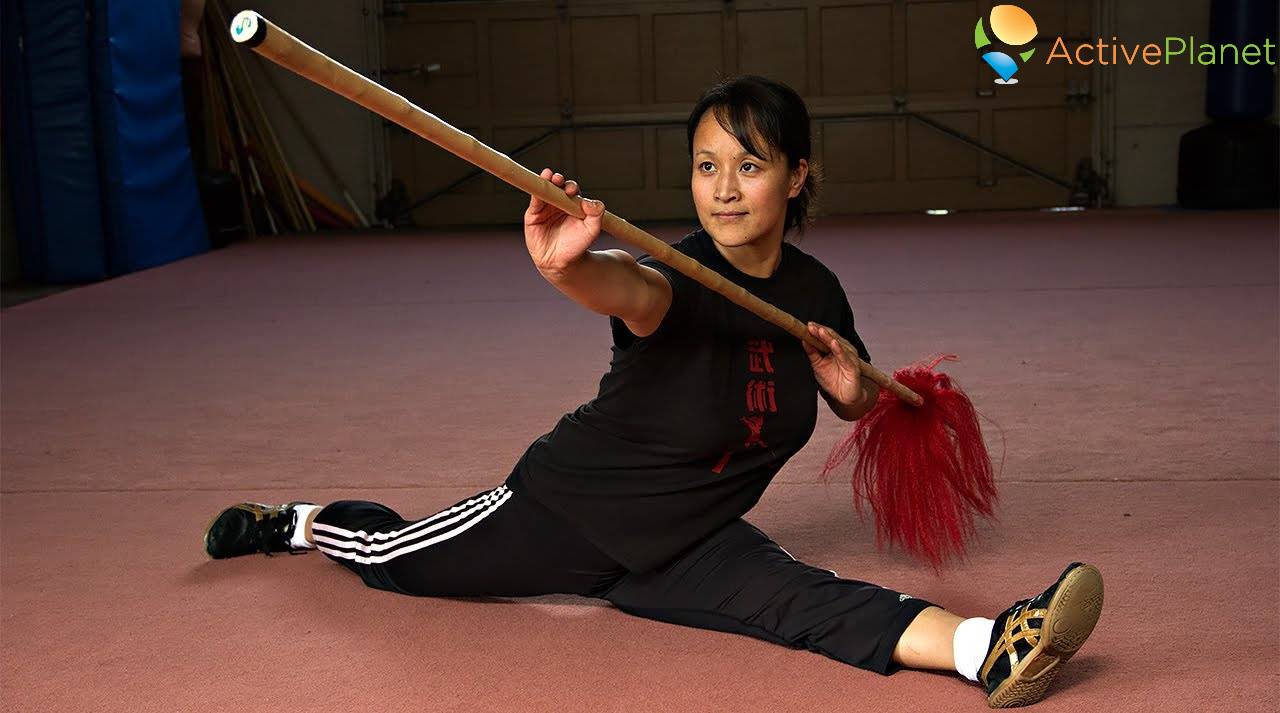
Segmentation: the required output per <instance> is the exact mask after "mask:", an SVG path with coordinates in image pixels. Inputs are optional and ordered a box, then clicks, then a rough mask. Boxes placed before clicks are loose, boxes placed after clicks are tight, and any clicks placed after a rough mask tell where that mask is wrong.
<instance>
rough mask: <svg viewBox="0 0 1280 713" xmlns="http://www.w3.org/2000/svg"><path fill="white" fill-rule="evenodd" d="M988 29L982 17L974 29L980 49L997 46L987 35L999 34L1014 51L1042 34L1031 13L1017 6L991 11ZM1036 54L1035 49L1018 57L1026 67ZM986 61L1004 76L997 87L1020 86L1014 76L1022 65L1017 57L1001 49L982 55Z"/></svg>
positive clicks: (975, 44)
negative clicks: (1000, 85)
mask: <svg viewBox="0 0 1280 713" xmlns="http://www.w3.org/2000/svg"><path fill="white" fill-rule="evenodd" d="M986 19H987V22H986V24H987V27H985V28H984V27H983V26H982V25H983V22H982V18H978V26H977V27H975V28H973V46H974V47H975V48H977V49H986V48H987V47H990V46H991V45H992V44H993V43H992V42H991V37H990V36H989V35H988V34H987V32H988V30H990V34H992V35H995V37H996V39H997V40H1000V41H1001V42H1003V43H1004V44H1006V45H1008V46H1009V48H1010V51H1013V49H1012V48H1014V47H1021V46H1023V45H1025V44H1027V43H1028V42H1030V41H1031V40H1034V39H1035V38H1036V34H1037V33H1038V32H1039V31H1040V30H1039V29H1037V28H1036V21H1035V20H1034V19H1032V17H1031V14H1030V13H1028V12H1027V11H1026V10H1023V9H1022V8H1020V7H1018V6H1017V5H996V6H995V7H993V8H991V14H990V15H989V16H988V17H987V18H986ZM1035 53H1036V50H1035V48H1034V47H1032V48H1031V49H1029V50H1026V51H1024V52H1021V53H1019V54H1018V57H1019V58H1021V59H1022V63H1023V64H1026V63H1027V61H1028V60H1030V59H1031V57H1032V55H1034V54H1035ZM982 59H983V61H985V62H986V63H987V64H988V65H990V66H991V68H992V69H994V70H995V71H996V74H998V75H1000V76H999V77H998V78H997V79H996V84H1017V83H1018V80H1016V79H1014V78H1013V75H1015V74H1017V73H1018V69H1019V68H1020V67H1021V65H1019V64H1018V62H1017V61H1016V60H1014V58H1013V57H1010V56H1009V55H1007V54H1005V53H1004V52H1000V51H997V50H989V51H987V52H983V53H982Z"/></svg>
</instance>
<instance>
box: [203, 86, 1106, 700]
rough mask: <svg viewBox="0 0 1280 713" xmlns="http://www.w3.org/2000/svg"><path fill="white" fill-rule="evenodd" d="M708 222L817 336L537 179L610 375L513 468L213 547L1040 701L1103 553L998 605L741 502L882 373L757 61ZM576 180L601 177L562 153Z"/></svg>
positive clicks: (316, 515)
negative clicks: (692, 271)
mask: <svg viewBox="0 0 1280 713" xmlns="http://www.w3.org/2000/svg"><path fill="white" fill-rule="evenodd" d="M687 129H688V132H687V133H688V141H689V154H690V158H691V168H692V193H693V202H694V205H695V207H696V209H697V213H698V219H699V222H700V223H701V226H702V227H701V228H700V229H698V230H696V231H694V232H693V233H690V234H689V235H688V236H686V237H685V238H684V239H683V240H681V241H680V242H679V243H677V244H676V245H675V247H676V249H678V250H680V251H681V252H684V253H686V254H688V255H690V256H691V257H693V258H694V259H696V260H698V261H699V262H700V263H702V264H703V265H705V266H707V267H709V268H711V269H714V270H716V271H718V272H720V273H721V274H722V275H724V276H725V277H726V278H728V279H730V280H732V281H734V282H736V283H738V284H740V285H742V286H743V287H745V288H746V289H747V290H748V291H750V292H752V293H753V294H755V295H757V296H759V297H761V298H762V299H764V300H765V301H767V302H770V303H772V304H774V305H777V306H778V307H780V308H781V309H783V310H785V311H787V312H789V313H791V314H793V315H796V316H797V317H799V318H801V319H803V320H805V321H806V323H807V325H808V328H809V331H810V333H811V334H813V335H814V336H816V337H818V338H820V339H821V340H822V341H823V342H824V343H826V344H827V345H828V347H829V351H828V353H819V352H817V351H816V350H814V349H812V348H811V347H809V345H808V344H807V343H804V342H800V340H797V339H795V338H793V337H791V336H790V335H789V334H787V333H786V332H784V331H783V330H782V329H780V328H778V327H776V326H774V325H772V324H769V323H767V322H765V321H763V320H761V319H759V318H758V317H756V316H754V315H752V314H750V313H749V312H747V311H746V310H743V309H741V308H739V307H737V306H735V305H733V304H731V303H730V302H729V301H728V300H726V299H724V298H723V297H721V296H720V295H718V294H716V293H714V292H711V291H709V290H705V289H703V288H702V287H701V285H699V284H698V283H696V282H694V281H692V280H690V279H689V278H687V277H685V276H684V275H682V274H680V273H679V272H676V271H675V270H673V269H671V268H669V267H667V266H666V265H664V264H662V263H660V262H658V261H656V260H654V259H653V258H652V257H650V256H643V257H641V258H640V259H639V260H636V259H634V258H632V257H631V256H630V255H629V254H628V253H626V252H625V251H622V250H606V251H599V252H595V251H591V250H589V248H590V246H591V245H592V244H593V243H594V242H595V240H596V238H597V237H598V236H599V234H600V221H601V216H602V215H603V214H604V210H605V208H604V205H603V204H602V203H600V202H599V201H594V200H585V199H584V201H583V203H582V205H583V210H584V212H585V214H586V217H585V218H583V219H578V218H575V217H571V216H569V215H567V214H565V213H564V212H562V211H560V210H559V209H557V208H555V207H554V206H551V205H548V204H546V203H544V202H543V201H541V200H539V199H538V198H532V199H531V200H530V202H529V207H528V210H527V211H526V212H525V216H524V232H525V243H526V247H527V248H528V251H529V255H530V256H531V258H532V259H533V263H534V265H535V267H536V268H537V269H538V271H539V272H540V273H541V274H542V275H543V276H544V277H545V278H546V279H547V280H548V281H549V282H550V283H551V284H552V285H554V286H555V287H556V288H557V289H559V290H560V291H561V292H563V293H565V294H566V295H568V296H569V297H570V298H572V299H573V300H574V301H576V302H578V303H579V304H581V305H583V306H584V307H586V308H588V309H590V310H592V311H595V312H598V313H600V314H602V315H608V316H609V321H610V325H611V328H612V334H613V342H614V346H613V360H612V363H611V365H610V370H609V372H608V373H607V374H605V376H604V377H603V378H602V380H601V382H600V391H599V394H598V395H597V396H596V397H595V398H594V399H593V400H591V401H590V402H588V403H586V404H583V405H582V406H580V407H579V408H578V409H577V410H575V411H574V412H573V413H570V414H566V415H564V416H563V417H562V418H561V419H560V421H559V422H558V423H557V424H556V426H555V428H554V429H553V430H552V431H551V432H549V433H547V434H545V435H543V436H542V437H540V438H539V439H537V440H536V441H535V442H534V443H533V444H532V445H531V446H530V447H529V449H528V450H527V451H526V452H525V454H524V455H523V457H522V458H521V459H520V461H519V463H517V464H516V466H515V468H514V469H513V471H512V473H511V474H510V476H509V477H508V478H507V480H506V482H505V483H503V484H502V485H501V486H499V487H497V488H495V489H493V490H488V491H485V492H481V493H478V494H476V495H475V496H474V497H472V498H469V499H467V500H464V501H462V502H459V503H457V504H456V505H454V506H452V507H450V508H447V509H445V510H443V511H441V512H439V513H436V514H434V515H432V516H430V517H427V518H424V519H421V520H416V521H407V520H405V519H404V518H402V517H400V516H399V515H398V514H396V513H395V512H394V511H392V510H391V509H389V508H387V507H385V506H383V505H379V504H376V503H370V502H363V501H349V500H348V501H340V502H335V503H332V504H330V505H328V506H327V507H324V508H320V507H318V506H316V505H313V504H310V503H298V502H295V503H289V504H286V505H279V506H268V505H262V504H258V503H241V504H239V505H236V506H233V507H231V508H228V509H227V510H225V511H223V512H222V513H221V514H220V515H219V516H218V517H217V518H216V519H215V521H214V522H213V524H212V525H210V527H209V529H208V530H207V531H206V533H205V545H206V549H207V550H208V552H209V554H210V556H212V557H215V558H221V557H230V556H236V555H242V554H249V553H252V552H258V551H262V552H266V553H271V552H281V551H288V552H298V551H303V550H306V549H310V548H313V547H314V548H319V549H320V551H321V552H323V553H324V554H326V555H327V556H328V557H329V558H331V559H333V560H334V561H336V562H339V563H341V564H343V565H345V566H347V567H348V568H350V569H351V570H353V571H354V572H356V573H357V574H359V575H360V577H361V578H363V580H364V581H365V582H366V583H367V584H368V585H369V586H372V587H376V588H379V589H386V590H390V591H394V592H401V593H404V594H411V595H419V596H450V595H451V596H466V595H472V596H478V595H496V596H531V595H539V594H548V593H569V594H578V595H584V596H590V597H600V598H604V599H607V600H608V601H610V602H612V603H613V604H614V605H615V606H616V607H617V608H619V609H621V610H623V611H625V612H628V613H631V614H635V615H639V616H644V617H649V618H653V619H660V620H663V621H668V622H674V623H679V624H685V625H689V626H697V627H703V628H708V629H718V630H722V631H733V632H739V633H743V634H748V635H751V636H755V637H759V638H762V639H766V640H768V641H773V642H776V643H780V644H784V645H787V646H791V647H795V648H802V647H803V648H808V649H811V650H813V651H818V652H820V653H822V654H825V655H827V656H830V657H832V658H834V659H837V660H839V661H843V662H846V663H849V664H852V665H854V666H858V667H861V668H865V669H869V670H872V671H876V672H879V673H881V674H889V673H892V672H894V671H895V670H897V669H898V668H900V667H903V666H906V667H913V668H928V669H940V670H948V671H957V672H958V673H960V674H962V675H963V676H965V677H966V678H968V679H969V680H972V681H975V682H978V683H980V684H982V685H983V686H984V687H985V688H986V691H987V694H988V702H989V703H990V704H991V705H992V706H995V707H1004V706H1010V705H1022V704H1026V703H1031V702H1034V701H1036V700H1039V699H1040V698H1041V697H1042V696H1043V695H1044V691H1045V688H1046V687H1047V685H1048V684H1049V682H1050V681H1052V679H1053V678H1054V676H1056V674H1057V672H1058V670H1059V669H1060V664H1061V663H1062V662H1064V661H1066V660H1067V659H1068V658H1070V656H1071V655H1072V654H1074V653H1075V651H1076V650H1077V649H1078V648H1079V647H1080V645H1081V644H1082V643H1083V642H1084V639H1085V638H1086V637H1087V636H1088V635H1089V633H1090V632H1091V631H1092V629H1093V626H1094V624H1095V623H1096V621H1097V618H1098V615H1099V613H1100V610H1101V605H1102V581H1101V576H1100V575H1099V573H1098V571H1097V570H1096V569H1095V568H1093V567H1091V566H1089V565H1083V564H1080V563H1072V564H1071V565H1069V566H1068V567H1067V568H1066V570H1065V571H1064V572H1063V573H1062V575H1061V576H1060V577H1059V578H1058V580H1057V581H1056V582H1055V583H1054V584H1053V585H1051V586H1050V587H1049V588H1048V589H1046V590H1045V591H1044V592H1043V593H1041V594H1040V595H1039V596H1037V597H1034V598H1031V599H1026V600H1021V601H1019V602H1016V603H1015V604H1014V605H1012V606H1011V607H1009V608H1008V609H1006V610H1005V611H1004V612H1001V613H1000V614H999V615H997V617H996V618H995V619H994V620H992V619H986V618H981V617H970V618H962V617H960V616H957V615H955V614H952V613H950V612H948V611H946V610H944V609H942V608H940V607H938V606H935V605H933V604H932V603H930V602H926V601H923V600H920V599H916V598H913V597H910V596H908V595H906V594H902V593H899V592H896V591H893V590H890V589H886V588H883V587H879V586H876V585H874V584H869V583H866V582H861V581H856V580H849V579H842V578H840V577H839V576H838V575H837V574H836V573H835V572H833V571H830V570H826V569H822V568H819V567H814V566H810V565H807V564H804V563H802V562H799V561H797V560H795V559H794V558H793V557H792V556H791V555H790V554H789V553H788V552H787V551H786V550H784V549H783V548H782V547H780V546H779V545H777V544H776V543H774V542H773V541H772V540H770V539H769V538H768V537H767V536H766V535H765V534H764V533H763V532H761V531H760V530H758V529H756V528H755V527H754V526H752V525H751V524H750V523H748V522H747V521H746V520H744V519H742V515H743V514H745V513H746V512H747V511H748V510H750V509H751V507H752V506H753V505H755V503H756V502H757V501H758V500H759V498H760V495H761V494H762V493H763V492H764V489H765V488H766V487H767V485H768V484H769V481H770V480H771V479H772V478H773V476H774V475H775V474H776V473H777V472H778V470H779V469H780V468H781V467H782V465H783V464H784V463H785V462H786V461H787V459H789V458H790V457H791V456H792V455H794V454H795V453H796V452H797V451H799V450H800V448H801V447H803V446H804V444H805V443H806V442H807V441H808V439H809V437H810V435H811V434H812V432H813V428H814V424H815V422H816V418H817V399H816V398H814V393H815V391H816V392H817V393H818V394H820V395H821V396H822V397H823V399H824V400H825V402H826V403H827V404H828V406H829V407H830V408H831V409H832V411H834V412H835V413H836V414H837V415H838V416H839V417H840V418H842V419H845V420H849V421H852V420H856V419H858V418H860V417H861V416H862V415H863V414H865V413H867V411H868V410H870V408H871V406H872V404H874V403H875V401H876V398H877V395H878V389H877V387H876V385H875V384H873V383H871V382H870V381H864V380H862V378H861V375H860V373H859V365H858V361H857V359H855V358H854V356H855V355H853V354H850V353H846V352H845V351H844V350H843V348H842V347H841V342H840V341H839V340H838V338H837V335H839V336H841V337H843V338H844V339H845V340H847V341H848V343H849V344H852V345H854V347H855V348H856V349H857V350H858V353H859V354H858V355H859V356H861V358H862V359H865V360H868V361H869V360H870V357H869V356H868V355H867V352H866V348H865V346H864V345H863V343H862V340H861V339H859V337H858V334H857V332H856V331H855V330H854V321H853V312H852V310H851V308H850V306H849V302H848V299H847V297H846V295H845V292H844V289H843V288H842V287H841V285H840V281H839V280H838V279H837V278H836V276H835V275H834V274H833V273H832V272H831V271H830V270H828V269H827V268H826V267H824V266H823V265H822V264H821V263H820V262H819V261H818V260H816V259H815V258H813V257H812V256H810V255H808V254H806V253H804V252H802V251H801V250H800V249H798V248H796V247H795V246H794V245H792V244H791V243H789V242H786V241H785V240H784V236H785V235H786V234H787V233H788V232H791V231H794V232H795V233H802V232H803V230H804V227H805V225H806V222H807V221H808V219H809V211H810V208H811V206H812V203H813V200H814V197H815V193H816V191H817V188H818V183H819V177H818V175H817V171H816V170H815V167H813V166H811V165H810V161H809V158H810V136H809V116H808V112H807V110H806V108H805V105H804V102H803V101H802V100H801V98H800V97H799V95H797V94H796V93H795V92H794V91H792V90H791V89H790V88H788V87H786V86H784V85H781V84H778V83H776V82H772V81H770V80H767V79H764V78H761V77H755V76H743V77H736V78H733V79H729V80H726V81H724V82H721V83H720V84H717V85H716V86H714V87H712V88H711V89H709V90H708V91H707V92H706V93H705V94H704V95H703V97H702V98H701V99H700V100H699V101H698V103H697V104H696V106H695V107H694V109H693V112H692V114H691V115H690V117H689V121H688V127H687ZM542 177H543V178H546V179H548V180H550V181H552V182H553V183H554V184H555V185H557V186H560V187H562V188H563V189H564V190H565V192H566V193H567V194H569V195H570V196H577V195H579V194H580V192H581V190H580V187H579V186H578V184H577V183H576V182H575V181H572V180H566V179H565V177H564V176H562V175H561V174H559V173H553V172H552V171H551V170H550V169H544V170H543V171H542Z"/></svg>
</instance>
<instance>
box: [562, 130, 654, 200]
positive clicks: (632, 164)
mask: <svg viewBox="0 0 1280 713" xmlns="http://www.w3.org/2000/svg"><path fill="white" fill-rule="evenodd" d="M573 138H574V147H573V153H574V163H575V164H576V166H577V171H576V174H577V176H578V177H579V180H580V182H581V183H582V185H583V190H584V191H585V190H587V189H586V187H587V186H591V187H593V188H594V189H595V190H604V189H609V188H621V189H632V190H643V189H644V187H645V170H644V168H645V166H644V164H645V160H644V159H645V156H644V143H645V141H644V132H643V131H642V130H640V129H631V128H627V129H582V130H579V131H575V132H574V134H573Z"/></svg>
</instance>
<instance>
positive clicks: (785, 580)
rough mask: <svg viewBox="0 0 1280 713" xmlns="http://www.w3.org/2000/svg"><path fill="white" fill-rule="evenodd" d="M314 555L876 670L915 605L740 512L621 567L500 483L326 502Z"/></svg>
mask: <svg viewBox="0 0 1280 713" xmlns="http://www.w3.org/2000/svg"><path fill="white" fill-rule="evenodd" d="M313 534H314V535H315V540H316V545H317V547H318V548H319V549H320V550H321V551H322V552H324V553H325V554H326V555H327V556H329V557H330V558H332V559H333V560H335V561H336V562H339V563H341V564H343V565H345V566H346V567H348V568H349V569H351V570H352V571H354V572H355V573H357V574H359V575H360V577H361V578H362V579H363V580H364V581H365V583H366V584H368V585H369V586H371V587H376V588H378V589H385V590H389V591H393V592H399V593H402V594H410V595H417V596H506V597H519V596H534V595H539V594H552V593H564V594H577V595H582V596H588V597H599V598H603V599H606V600H608V601H609V602H611V603H612V604H613V605H614V606H616V607H617V608H618V609H621V610H622V611H624V612H627V613H629V614H634V615H637V616H642V617H646V618H649V619H658V620H661V621H666V622H671V623H675V624H683V625H686V626H694V627H699V628H703V629H715V630H718V631H730V632H736V633H740V634H747V635H749V636H754V637H757V638H760V639H764V640H766V641H772V642H774V643H778V644H782V645H784V646H789V647H793V648H805V649H810V650H812V651H817V652H819V653H822V654H824V655H826V656H829V657H831V658H833V659H836V660H837V661H843V662H845V663H848V664H851V665H854V666H858V667H860V668H865V669H868V670H871V671H876V672H878V673H882V674H889V673H892V672H893V671H895V670H896V669H897V666H896V664H894V663H893V662H892V660H891V656H892V654H893V649H894V647H895V646H896V645H897V643H898V639H899V638H900V637H901V636H902V632H903V631H904V630H905V629H906V628H907V625H908V624H910V623H911V620H912V619H913V618H915V616H916V615H917V614H919V613H920V611H921V610H923V609H924V608H926V607H929V606H933V605H932V604H931V603H929V602H926V601H924V600H921V599H915V598H912V597H908V596H906V595H904V594H900V593H899V592H895V591H893V590H889V589H885V588H883V587H879V586H876V585H874V584H868V583H866V582H859V581H855V580H849V579H841V578H840V577H838V576H836V574H835V573H834V572H831V571H829V570H825V569H821V568H818V567H813V566H810V565H807V564H805V563H803V562H799V561H797V560H796V559H795V558H793V557H792V556H791V555H790V554H788V553H787V552H786V550H784V549H782V548H781V547H779V546H778V545H777V544H776V543H774V542H773V541H772V540H770V539H769V538H768V537H767V536H766V535H765V534H764V533H763V532H761V531H760V530H758V529H757V528H756V527H755V526H754V525H752V524H751V523H749V522H747V521H746V520H743V519H741V518H739V519H737V520H735V521H733V522H731V523H729V524H728V525H726V526H725V527H723V528H721V529H720V530H718V531H716V532H714V533H712V534H711V535H710V536H709V537H707V538H706V539H704V540H702V541H701V542H699V543H697V544H695V545H694V546H693V547H691V548H689V549H688V550H686V551H685V552H683V553H681V554H680V555H679V556H677V557H676V558H675V559H673V560H672V561H670V562H668V563H667V564H665V565H663V566H662V567H661V568H659V569H657V570H655V571H652V572H644V573H638V572H637V573H633V572H628V571H627V570H626V569H625V568H624V567H622V566H621V565H619V564H618V563H617V562H614V561H613V560H612V559H610V558H609V557H608V556H606V555H605V554H603V553H602V552H600V551H599V550H598V549H596V547H595V546H594V545H592V544H591V543H590V542H589V541H587V540H586V539H584V538H583V537H582V536H581V535H579V534H578V533H577V532H576V531H575V530H574V529H573V527H572V525H571V524H569V523H567V522H565V521H564V520H563V519H562V518H560V516H559V515H556V514H555V513H552V512H551V511H549V510H547V509H546V508H545V507H543V506H542V505H540V504H539V503H537V502H535V501H534V500H532V499H531V498H529V497H527V496H524V495H517V494H515V493H514V492H512V491H511V490H510V489H509V488H508V487H507V486H506V485H502V486H499V487H497V488H495V489H493V490H487V491H484V492H481V493H477V494H476V495H475V496H473V497H471V498H467V499H466V500H463V501H461V502H459V503H457V504H456V505H453V506H452V507H449V508H446V509H444V510H442V511H440V512H438V513H436V514H434V515H431V516H429V517H426V518H423V519H421V520H413V521H409V520H405V519H404V518H402V517H400V516H399V515H398V514H396V512H395V511H393V510H391V509H390V508H388V507H386V506H383V505H379V504H377V503H370V502H364V501H358V500H342V501H339V502H335V503H332V504H331V505H329V506H327V507H325V508H324V509H323V510H321V511H320V513H319V514H318V515H317V516H316V519H315V522H314V525H313Z"/></svg>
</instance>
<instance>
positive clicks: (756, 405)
mask: <svg viewBox="0 0 1280 713" xmlns="http://www.w3.org/2000/svg"><path fill="white" fill-rule="evenodd" d="M777 412H778V402H777V400H776V399H775V398H774V388H773V381H772V380H769V381H763V380H760V379H752V380H750V381H748V382H747V413H777Z"/></svg>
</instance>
